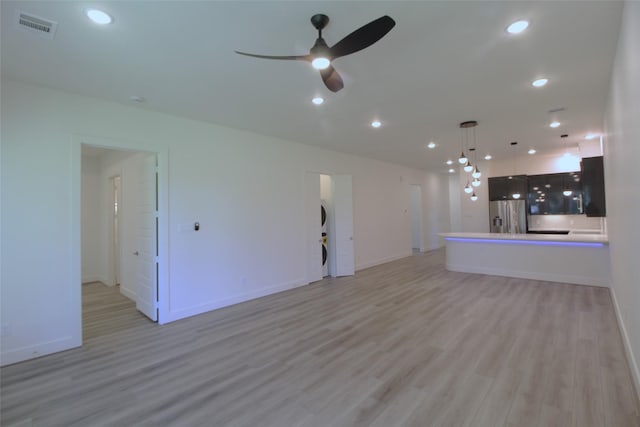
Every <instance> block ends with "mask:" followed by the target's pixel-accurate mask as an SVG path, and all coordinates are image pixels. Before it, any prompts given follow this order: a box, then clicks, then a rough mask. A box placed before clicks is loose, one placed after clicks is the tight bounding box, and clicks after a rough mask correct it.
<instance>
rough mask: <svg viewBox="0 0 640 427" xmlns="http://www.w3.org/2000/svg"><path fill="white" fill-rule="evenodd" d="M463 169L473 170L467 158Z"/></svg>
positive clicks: (466, 170)
mask: <svg viewBox="0 0 640 427" xmlns="http://www.w3.org/2000/svg"><path fill="white" fill-rule="evenodd" d="M463 169H464V171H465V172H467V173H469V172H471V171H472V170H473V165H472V164H471V163H470V162H469V160H468V159H467V163H466V164H465V165H464V168H463Z"/></svg>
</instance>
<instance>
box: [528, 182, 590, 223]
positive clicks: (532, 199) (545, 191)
mask: <svg viewBox="0 0 640 427" xmlns="http://www.w3.org/2000/svg"><path fill="white" fill-rule="evenodd" d="M565 191H571V193H570V194H568V195H565V194H564V192H565ZM527 202H528V204H529V213H530V214H531V215H572V214H581V213H582V206H583V203H582V187H581V177H580V173H579V172H571V173H555V174H546V175H533V176H530V177H529V191H528V194H527Z"/></svg>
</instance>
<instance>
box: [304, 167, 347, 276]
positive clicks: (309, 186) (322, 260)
mask: <svg viewBox="0 0 640 427" xmlns="http://www.w3.org/2000/svg"><path fill="white" fill-rule="evenodd" d="M305 184H306V203H305V205H306V212H307V218H306V220H307V221H306V224H307V282H308V283H311V282H315V281H318V280H321V279H322V278H323V277H326V276H332V277H338V276H350V275H353V274H354V272H355V257H354V246H353V194H352V191H353V190H352V178H351V175H326V174H320V173H314V172H308V173H307V174H306V179H305Z"/></svg>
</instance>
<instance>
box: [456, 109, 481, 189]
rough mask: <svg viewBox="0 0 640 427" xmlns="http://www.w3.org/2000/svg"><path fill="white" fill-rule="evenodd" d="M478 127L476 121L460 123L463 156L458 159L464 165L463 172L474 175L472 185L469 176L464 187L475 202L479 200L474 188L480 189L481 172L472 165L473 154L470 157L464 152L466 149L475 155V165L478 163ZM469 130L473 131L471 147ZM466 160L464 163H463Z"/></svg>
mask: <svg viewBox="0 0 640 427" xmlns="http://www.w3.org/2000/svg"><path fill="white" fill-rule="evenodd" d="M476 126H478V122H477V121H475V120H469V121H466V122H462V123H460V130H461V133H462V135H461V138H460V141H461V143H460V145H461V149H462V154H461V156H460V158H459V159H458V162H460V164H462V165H464V166H463V168H462V169H463V170H464V171H465V172H466V173H472V178H473V179H472V180H471V184H469V176H468V175H467V184H466V185H465V186H464V192H465V193H467V194H472V193H473V194H472V196H471V200H473V201H474V202H475V201H476V200H478V196H476V194H475V192H474V190H473V189H474V187H478V186H479V185H480V180H479V179H478V178H479V177H480V175H479V173H480V172H479V171H478V167H477V165H476V166H474V165H473V164H472V163H471V159H470V158H469V157H471V154H469V157H467V156H465V154H464V151H465V149H466V150H467V151H468V152H469V153H473V155H474V159H473V161H474V163H476V161H477V155H476V129H475V128H476ZM469 129H473V135H472V137H473V145H471V143H470V142H469V140H470V139H471V138H470V136H469V132H470V131H469ZM463 159H464V161H463ZM476 171H478V176H477V177H476V176H474V175H473V174H475V173H476Z"/></svg>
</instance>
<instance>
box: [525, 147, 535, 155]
mask: <svg viewBox="0 0 640 427" xmlns="http://www.w3.org/2000/svg"><path fill="white" fill-rule="evenodd" d="M527 153H529V154H536V150H534V149H533V148H530V149H529V151H527Z"/></svg>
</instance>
